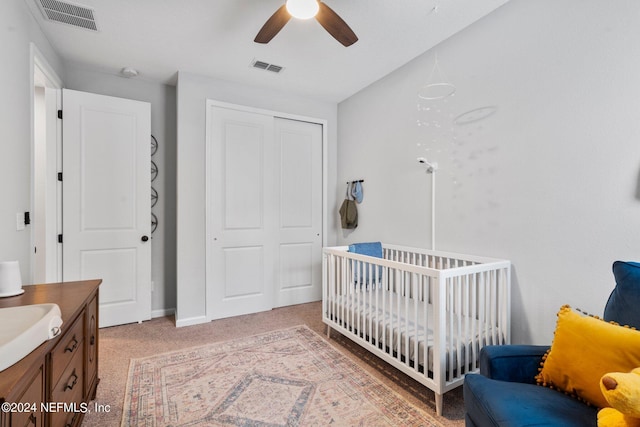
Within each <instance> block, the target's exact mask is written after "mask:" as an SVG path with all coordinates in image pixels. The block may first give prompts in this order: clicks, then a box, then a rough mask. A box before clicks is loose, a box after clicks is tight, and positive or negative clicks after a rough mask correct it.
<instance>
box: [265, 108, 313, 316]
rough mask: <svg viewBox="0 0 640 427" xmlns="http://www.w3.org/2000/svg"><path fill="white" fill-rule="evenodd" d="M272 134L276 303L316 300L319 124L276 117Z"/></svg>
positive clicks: (290, 303)
mask: <svg viewBox="0 0 640 427" xmlns="http://www.w3.org/2000/svg"><path fill="white" fill-rule="evenodd" d="M275 135H276V146H275V150H276V158H275V160H276V164H275V165H274V168H275V170H276V172H277V175H278V182H277V185H278V189H279V194H278V195H277V196H276V199H277V200H278V201H279V203H278V206H277V210H278V214H279V218H280V221H279V224H278V258H279V260H278V261H279V262H278V264H279V265H278V271H277V275H276V280H277V282H276V289H275V303H274V306H275V307H281V306H286V305H293V304H301V303H305V302H310V301H318V300H320V299H321V298H322V283H321V281H322V271H321V260H322V125H320V124H317V123H309V122H303V121H297V120H288V119H281V118H276V119H275Z"/></svg>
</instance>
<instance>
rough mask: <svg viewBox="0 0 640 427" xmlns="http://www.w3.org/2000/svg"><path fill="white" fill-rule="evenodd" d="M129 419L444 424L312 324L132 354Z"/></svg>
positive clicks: (156, 422) (146, 422)
mask: <svg viewBox="0 0 640 427" xmlns="http://www.w3.org/2000/svg"><path fill="white" fill-rule="evenodd" d="M122 425H123V426H169V425H171V426H178V425H180V426H201V425H206V426H229V425H234V426H270V427H273V426H327V425H335V426H356V425H357V426H439V425H440V424H439V423H438V422H436V421H435V420H434V419H433V418H432V417H431V416H429V415H428V414H426V413H425V412H423V411H422V410H420V409H419V408H416V407H415V406H413V405H410V404H409V403H407V402H406V401H404V400H403V399H402V398H401V397H400V396H399V395H398V394H397V393H395V392H394V391H393V390H391V389H389V388H388V387H387V386H385V385H384V384H382V383H381V382H380V381H378V380H377V379H376V378H373V377H372V376H371V375H369V374H368V373H367V372H365V371H364V370H363V369H362V368H360V367H359V366H357V365H356V364H355V363H354V362H352V361H351V360H349V359H348V358H347V357H346V356H344V355H343V354H341V353H340V352H339V351H338V350H336V349H335V348H333V347H332V346H331V345H330V344H329V343H327V342H325V341H324V340H323V339H322V337H320V336H319V335H318V334H316V333H315V332H313V331H312V330H311V329H309V328H308V327H306V326H296V327H293V328H288V329H282V330H278V331H274V332H269V333H266V334H262V335H256V336H253V337H248V338H242V339H238V340H234V341H227V342H223V343H214V344H210V345H205V346H201V347H193V348H190V349H185V350H180V351H175V352H171V353H165V354H160V355H156V356H152V357H147V358H142V359H132V360H131V365H130V367H129V379H128V382H127V389H126V395H125V402H124V411H123V416H122Z"/></svg>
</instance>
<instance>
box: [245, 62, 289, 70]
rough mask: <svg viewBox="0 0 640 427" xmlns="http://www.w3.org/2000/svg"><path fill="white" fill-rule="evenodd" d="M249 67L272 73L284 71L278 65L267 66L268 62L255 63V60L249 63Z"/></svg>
mask: <svg viewBox="0 0 640 427" xmlns="http://www.w3.org/2000/svg"><path fill="white" fill-rule="evenodd" d="M251 66H252V67H253V68H258V69H260V70H265V71H271V72H273V73H279V72H281V71H282V70H284V67H282V66H280V65H275V64H269V63H268V62H263V61H257V60H254V61H253V62H252V63H251Z"/></svg>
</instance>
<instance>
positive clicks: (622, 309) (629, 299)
mask: <svg viewBox="0 0 640 427" xmlns="http://www.w3.org/2000/svg"><path fill="white" fill-rule="evenodd" d="M613 276H614V277H615V279H616V287H615V288H614V289H613V292H611V295H609V300H608V301H607V305H606V306H605V308H604V319H605V320H607V321H611V320H613V321H615V322H617V323H619V324H621V325H629V326H633V327H636V328H640V311H639V310H638V307H640V263H638V262H624V261H616V262H614V263H613Z"/></svg>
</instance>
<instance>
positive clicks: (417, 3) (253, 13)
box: [25, 0, 508, 102]
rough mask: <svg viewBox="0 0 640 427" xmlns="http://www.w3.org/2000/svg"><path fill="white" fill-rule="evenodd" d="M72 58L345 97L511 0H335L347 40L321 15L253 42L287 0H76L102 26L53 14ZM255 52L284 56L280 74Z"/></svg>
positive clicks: (102, 66)
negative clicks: (262, 66)
mask: <svg viewBox="0 0 640 427" xmlns="http://www.w3.org/2000/svg"><path fill="white" fill-rule="evenodd" d="M25 1H26V2H27V3H28V4H29V6H30V8H31V10H32V12H33V15H34V16H35V17H36V19H37V20H38V22H39V23H40V26H41V27H42V29H43V31H44V32H45V34H46V35H47V37H48V39H49V41H50V42H51V44H52V45H53V46H54V47H55V49H56V50H57V52H58V53H59V54H60V55H61V56H62V57H63V58H64V60H65V61H69V62H70V63H74V64H78V65H79V66H84V67H89V68H92V69H96V70H99V71H103V72H107V73H112V74H117V73H119V71H120V70H121V69H122V68H123V67H133V68H135V69H137V70H138V71H139V73H140V75H139V77H138V78H141V79H147V80H152V81H159V82H163V83H167V84H175V81H176V76H177V72H178V71H179V70H180V71H188V72H192V73H196V74H202V75H205V76H210V77H213V78H218V79H223V80H228V81H233V82H238V83H242V84H247V85H252V86H259V87H264V88H269V89H276V90H279V91H286V92H289V93H296V94H299V95H303V96H310V97H313V98H316V99H320V100H325V101H329V102H340V101H342V100H344V99H345V98H348V97H349V96H351V95H353V94H354V93H356V92H358V91H359V90H361V89H363V88H364V87H366V86H368V85H369V84H371V83H373V82H375V81H376V80H378V79H380V78H382V77H384V76H385V75H386V74H388V73H390V72H391V71H393V70H395V69H397V68H398V67H400V66H402V65H403V64H405V63H407V62H408V61H410V60H411V59H413V58H415V57H416V56H418V55H420V54H422V53H423V52H425V51H427V50H429V49H430V48H432V47H433V46H435V45H437V44H438V43H440V42H441V41H443V40H445V39H446V38H448V37H450V36H451V35H453V34H455V33H456V32H458V31H460V30H462V29H463V28H465V27H467V26H468V25H470V24H471V23H473V22H475V21H477V20H478V19H480V18H482V17H483V16H485V15H487V14H489V13H491V12H492V11H493V10H495V9H496V8H497V7H499V6H501V5H502V4H504V3H506V2H507V1H508V0H326V2H325V3H326V4H327V5H328V6H329V7H331V8H332V9H333V10H334V11H335V12H337V13H338V14H339V15H340V16H341V17H342V18H343V19H344V20H345V21H346V22H347V23H348V24H349V26H350V27H351V28H352V29H353V31H354V32H355V33H356V34H357V35H358V38H359V41H358V42H357V43H355V44H354V45H352V46H350V47H347V48H345V47H344V46H342V45H341V44H340V43H338V42H337V41H336V40H334V39H333V38H332V37H331V36H330V35H329V34H328V33H327V32H326V31H325V30H324V29H323V28H322V27H321V26H320V24H319V23H318V22H316V21H315V20H309V21H299V20H296V19H292V20H291V21H289V23H288V24H287V25H286V26H285V27H284V28H283V30H282V31H280V33H279V34H278V35H277V36H276V37H275V38H274V39H273V40H272V41H271V42H270V43H268V44H266V45H261V44H257V43H254V42H253V39H254V37H255V35H256V34H257V32H258V30H259V29H260V28H261V27H262V25H263V24H264V22H265V21H266V20H267V19H268V18H269V17H270V16H271V15H272V14H273V13H274V12H275V11H276V9H277V8H278V7H280V6H281V5H282V4H283V0H70V2H72V3H76V4H80V5H82V6H85V7H89V8H93V9H94V11H95V19H96V22H97V25H98V28H99V32H92V31H89V30H84V29H80V28H76V27H72V26H69V25H65V24H60V23H54V22H51V21H47V20H45V19H44V18H43V16H42V13H41V12H40V10H39V9H38V7H37V6H36V2H37V1H38V0H25ZM254 59H257V60H260V61H264V62H268V63H273V64H276V65H281V66H283V67H285V69H284V71H283V72H281V73H279V74H275V73H273V72H268V71H262V70H258V69H254V68H252V67H251V66H250V65H251V63H252V61H253V60H254Z"/></svg>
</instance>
